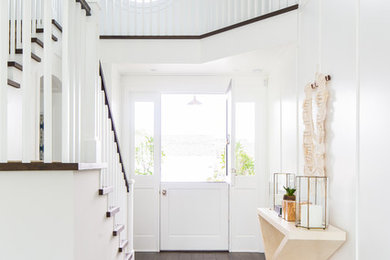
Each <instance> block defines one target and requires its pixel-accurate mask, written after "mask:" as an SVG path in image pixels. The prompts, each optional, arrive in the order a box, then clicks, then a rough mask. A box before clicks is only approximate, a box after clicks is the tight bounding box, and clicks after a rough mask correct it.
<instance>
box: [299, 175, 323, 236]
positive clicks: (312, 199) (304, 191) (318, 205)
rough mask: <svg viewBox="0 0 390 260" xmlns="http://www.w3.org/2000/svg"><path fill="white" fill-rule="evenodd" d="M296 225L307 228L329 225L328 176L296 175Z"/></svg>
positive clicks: (320, 227)
mask: <svg viewBox="0 0 390 260" xmlns="http://www.w3.org/2000/svg"><path fill="white" fill-rule="evenodd" d="M296 188H297V191H296V210H295V212H296V217H295V225H296V226H297V227H304V228H307V229H326V228H327V227H328V223H329V221H328V218H329V214H328V177H324V176H297V177H296Z"/></svg>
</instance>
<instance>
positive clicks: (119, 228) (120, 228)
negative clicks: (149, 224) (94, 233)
mask: <svg viewBox="0 0 390 260" xmlns="http://www.w3.org/2000/svg"><path fill="white" fill-rule="evenodd" d="M124 229H125V225H122V224H118V225H116V226H115V227H114V231H113V232H112V235H113V236H117V235H119V233H120V232H122V231H123V230H124Z"/></svg>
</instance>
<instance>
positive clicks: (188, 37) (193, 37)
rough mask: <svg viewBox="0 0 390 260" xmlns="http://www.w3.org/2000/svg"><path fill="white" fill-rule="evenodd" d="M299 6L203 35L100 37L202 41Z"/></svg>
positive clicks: (108, 38)
mask: <svg viewBox="0 0 390 260" xmlns="http://www.w3.org/2000/svg"><path fill="white" fill-rule="evenodd" d="M298 7H299V5H298V4H295V5H292V6H288V7H286V8H282V9H279V10H276V11H273V12H270V13H268V14H263V15H260V16H257V17H255V18H252V19H249V20H245V21H243V22H239V23H236V24H233V25H229V26H226V27H223V28H221V29H218V30H215V31H212V32H208V33H204V34H201V35H100V39H102V40H201V39H204V38H207V37H210V36H213V35H216V34H219V33H223V32H226V31H230V30H233V29H236V28H238V27H242V26H245V25H248V24H251V23H255V22H258V21H261V20H264V19H268V18H271V17H274V16H277V15H281V14H284V13H287V12H291V11H294V10H296V9H298Z"/></svg>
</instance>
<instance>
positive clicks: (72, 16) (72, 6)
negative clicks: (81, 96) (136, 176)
mask: <svg viewBox="0 0 390 260" xmlns="http://www.w3.org/2000/svg"><path fill="white" fill-rule="evenodd" d="M68 15H69V17H68V22H69V30H68V35H69V37H68V38H69V42H68V44H69V161H70V162H75V161H76V158H75V154H76V151H75V148H76V144H75V142H76V128H75V127H76V121H75V106H76V100H75V97H76V96H75V95H76V93H75V91H76V88H75V87H76V65H77V63H76V60H75V55H76V53H75V50H76V47H75V46H76V41H75V39H76V26H77V25H76V3H75V2H74V1H70V2H69V12H68ZM70 39H73V40H70Z"/></svg>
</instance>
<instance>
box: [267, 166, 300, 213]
mask: <svg viewBox="0 0 390 260" xmlns="http://www.w3.org/2000/svg"><path fill="white" fill-rule="evenodd" d="M294 180H295V174H293V173H274V177H273V192H272V193H273V196H272V199H273V203H272V205H273V209H274V210H275V211H276V212H277V213H278V214H279V215H281V211H282V207H283V196H284V195H285V193H286V191H285V189H284V188H283V187H290V188H294V187H295V182H294Z"/></svg>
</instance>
